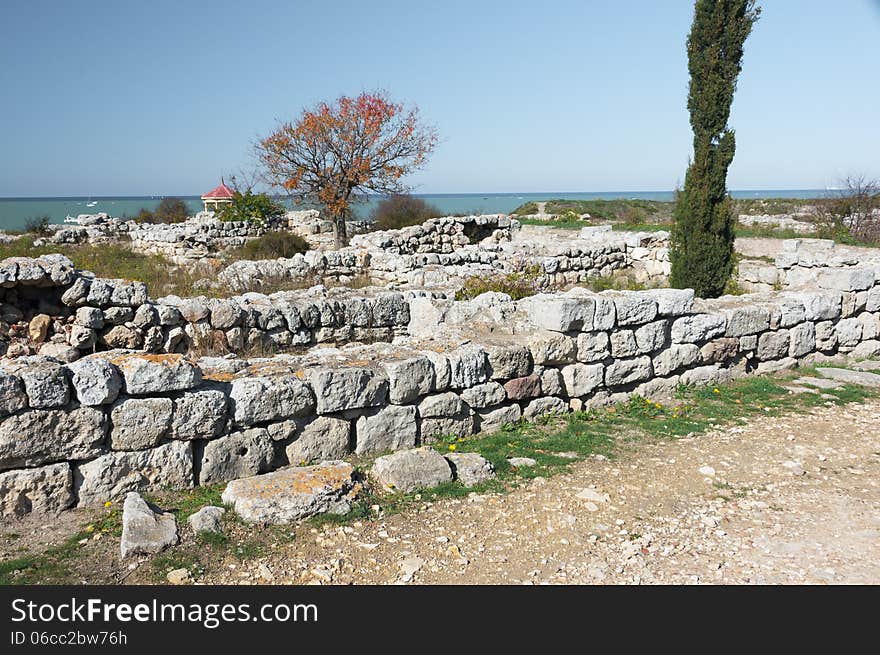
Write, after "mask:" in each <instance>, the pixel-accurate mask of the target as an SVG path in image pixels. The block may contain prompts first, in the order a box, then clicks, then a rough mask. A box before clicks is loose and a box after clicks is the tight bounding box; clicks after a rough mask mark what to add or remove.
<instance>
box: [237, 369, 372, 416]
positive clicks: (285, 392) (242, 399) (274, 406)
mask: <svg viewBox="0 0 880 655" xmlns="http://www.w3.org/2000/svg"><path fill="white" fill-rule="evenodd" d="M353 370H358V369H353ZM315 377H316V378H317V379H319V380H320V381H322V382H323V383H324V385H325V387H326V388H327V390H333V391H336V388H335V386H334V384H333V380H332V378H331V376H328V375H322V374H320V373H317V374H316V375H315ZM328 378H331V379H328ZM337 394H338V391H337ZM330 402H331V403H338V402H339V398H338V397H334V398H333V399H331V401H330ZM229 403H230V408H231V412H232V415H233V418H234V420H235V422H236V423H237V424H238V425H243V426H248V425H255V424H257V423H265V422H268V421H278V420H282V419H286V418H292V417H296V416H305V415H307V414H310V413H312V412H313V411H314V410H315V396H314V394H313V393H312V389H311V387H309V385H308V384H307V383H306V382H303V381H302V380H300V379H299V378H296V377H293V376H276V377H246V378H238V379H235V380H233V381H232V385H231V388H230V392H229Z"/></svg>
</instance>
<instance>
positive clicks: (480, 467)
mask: <svg viewBox="0 0 880 655" xmlns="http://www.w3.org/2000/svg"><path fill="white" fill-rule="evenodd" d="M445 457H446V461H447V462H449V465H450V466H451V467H452V474H453V475H454V476H455V479H456V480H458V481H459V482H461V483H462V484H463V485H464V486H466V487H473V486H474V485H476V484H480V483H482V482H486V481H487V480H491V479H492V478H494V477H495V467H494V466H492V462H490V461H489V460H488V459H486V458H485V457H483V456H482V455H480V454H478V453H449V454H448V455H445Z"/></svg>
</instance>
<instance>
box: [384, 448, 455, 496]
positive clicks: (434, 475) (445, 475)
mask: <svg viewBox="0 0 880 655" xmlns="http://www.w3.org/2000/svg"><path fill="white" fill-rule="evenodd" d="M370 473H371V475H372V476H373V478H374V479H375V480H376V483H377V485H378V486H379V487H380V488H382V489H384V490H386V491H388V490H391V491H401V492H404V493H406V492H409V491H414V490H416V489H423V488H427V487H436V486H437V485H439V484H442V483H443V482H449V481H451V480H452V468H451V467H450V466H449V462H448V461H446V458H444V457H443V455H441V454H440V453H438V452H437V451H436V450H434V449H433V448H424V447H423V448H414V449H412V450H403V451H399V452H396V453H392V454H391V455H385V456H383V457H380V458H378V459H377V460H376V461H375V462H374V463H373V467H372V469H371V470H370Z"/></svg>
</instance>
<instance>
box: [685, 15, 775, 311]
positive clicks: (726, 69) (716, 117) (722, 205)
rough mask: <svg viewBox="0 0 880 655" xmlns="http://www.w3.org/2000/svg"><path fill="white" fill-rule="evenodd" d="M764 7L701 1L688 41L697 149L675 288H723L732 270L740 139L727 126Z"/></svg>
mask: <svg viewBox="0 0 880 655" xmlns="http://www.w3.org/2000/svg"><path fill="white" fill-rule="evenodd" d="M760 13H761V9H760V8H759V7H756V6H755V0H696V4H695V6H694V22H693V25H692V26H691V33H690V35H689V36H688V40H687V51H688V72H689V73H690V77H691V80H690V87H689V90H688V110H689V111H690V117H691V127H692V128H693V131H694V156H693V160H692V161H691V164H690V166H688V170H687V173H686V175H685V181H684V189H682V190H680V191H678V192H677V193H676V203H675V212H674V218H675V226H674V228H673V234H672V249H671V252H670V258H671V260H672V274H671V276H670V284H671V285H672V286H673V287H677V288H685V287H689V288H692V289H694V291H695V292H696V294H697V295H698V296H700V297H703V298H714V297H717V296H720V295H721V294H722V293H723V292H724V287H725V285H726V284H727V281H728V279H730V275H731V273H732V272H733V239H734V235H733V225H734V217H733V203H732V200H731V198H730V196H729V195H728V193H727V169H728V168H729V167H730V163H731V162H732V161H733V154H734V152H735V150H736V140H735V138H734V134H733V130H731V129H729V128H728V127H727V120H728V118H729V117H730V105H731V103H732V102H733V94H734V92H735V91H736V80H737V77H738V76H739V73H740V71H741V70H742V57H743V44H744V43H745V40H746V38H747V37H748V36H749V33H751V31H752V26H753V25H754V24H755V21H757V20H758V17H759V16H760Z"/></svg>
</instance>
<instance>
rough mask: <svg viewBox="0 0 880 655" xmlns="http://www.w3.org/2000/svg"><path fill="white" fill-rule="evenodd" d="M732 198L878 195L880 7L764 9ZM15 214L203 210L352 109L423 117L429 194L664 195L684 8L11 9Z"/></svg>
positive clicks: (6, 60) (10, 155)
mask: <svg viewBox="0 0 880 655" xmlns="http://www.w3.org/2000/svg"><path fill="white" fill-rule="evenodd" d="M762 4H763V5H764V13H763V16H762V19H761V21H760V22H759V23H758V25H757V26H756V28H755V31H754V32H753V34H752V36H751V37H750V39H749V41H748V42H747V44H746V56H745V62H744V70H743V74H742V75H741V77H740V85H739V91H738V93H737V96H736V99H735V101H734V107H733V112H732V117H731V124H732V126H733V127H734V128H735V129H736V132H737V142H738V147H737V154H736V159H735V161H734V163H733V166H732V167H731V170H730V175H729V186H730V187H731V188H737V189H784V188H824V187H826V186H831V185H834V184H835V182H836V181H837V180H838V179H839V178H840V177H841V176H843V175H846V174H848V173H858V172H860V173H865V174H867V175H870V176H873V177H880V125H878V116H880V84H878V83H877V66H878V63H880V0H845V1H844V2H839V3H828V2H827V0H824V1H822V0H764V2H763V3H762ZM2 15H3V21H2V23H0V62H2V64H0V88H2V89H3V101H2V102H0V125H2V130H0V153H2V155H0V196H48V195H88V194H92V195H142V194H180V195H183V194H197V193H200V192H203V191H206V190H207V189H210V188H211V187H212V186H213V185H214V184H215V183H216V182H217V179H218V178H219V177H220V175H221V174H224V173H225V174H228V173H230V172H234V171H236V170H238V169H239V168H241V167H242V166H247V165H248V163H249V161H250V160H249V157H250V144H251V143H252V142H253V141H254V139H255V138H256V137H257V136H259V135H261V134H266V133H267V132H269V131H270V130H271V129H272V127H273V126H274V125H275V123H276V121H277V120H278V119H287V118H293V117H295V116H296V114H297V113H298V112H299V111H300V110H301V109H302V107H303V106H306V105H311V104H313V103H314V102H316V101H318V100H322V99H332V98H334V97H336V96H338V95H340V94H342V93H346V94H356V93H358V92H360V91H362V90H372V89H377V88H381V89H385V90H387V91H388V92H389V93H390V94H391V95H392V96H394V97H396V98H399V99H403V100H407V101H409V102H413V103H416V104H418V105H419V106H420V107H421V109H422V112H423V115H424V116H425V118H426V119H427V120H429V121H430V122H432V123H434V124H435V125H436V126H437V128H438V130H439V132H440V134H441V137H442V142H441V144H440V146H439V147H438V149H437V151H436V153H435V155H434V156H433V158H432V159H431V160H430V161H429V163H428V165H427V167H426V168H425V169H424V171H422V172H420V173H417V174H416V175H414V176H413V177H412V178H411V179H410V181H411V182H412V183H413V184H415V185H417V191H419V192H423V193H444V192H448V193H459V192H504V191H517V192H527V191H618V190H620V191H622V190H632V191H646V190H668V189H671V188H672V187H674V186H675V185H676V183H678V182H679V181H680V180H681V179H683V175H684V169H685V167H686V165H687V158H688V155H689V152H690V144H691V134H690V127H689V125H688V116H687V111H686V107H685V94H686V90H687V65H686V64H687V62H686V56H685V49H684V47H685V46H684V44H685V38H686V35H687V32H688V30H689V27H690V21H691V17H692V3H691V2H690V1H688V0H674V1H673V0H664V1H663V2H656V1H648V0H642V1H637V0H616V1H614V2H611V1H610V0H608V1H606V2H595V1H590V0H572V1H554V0H548V1H547V2H541V3H535V2H529V3H526V2H518V1H515V0H507V1H498V2H483V1H480V0H467V1H463V2H462V1H459V0H444V2H442V3H430V4H429V3H420V2H412V0H406V1H404V2H397V1H389V2H383V1H380V0H375V1H373V2H364V1H363V0H360V1H349V0H336V1H334V2H326V1H314V2H312V1H299V2H281V1H277V2H263V1H261V0H252V1H249V2H246V3H245V2H240V1H238V2H226V1H224V0H214V1H212V2H196V1H187V2H179V1H174V2H168V1H165V0H157V1H151V2H140V1H139V2H133V1H130V0H113V1H112V2H104V1H99V0H88V1H86V0H83V1H82V2H67V1H64V0H57V1H54V2H50V1H47V0H26V1H20V0H4V2H3V12H2Z"/></svg>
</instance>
